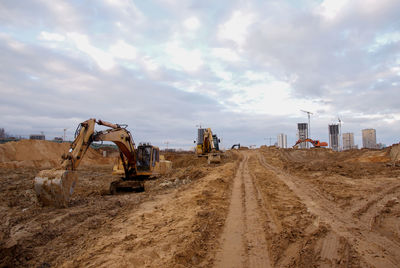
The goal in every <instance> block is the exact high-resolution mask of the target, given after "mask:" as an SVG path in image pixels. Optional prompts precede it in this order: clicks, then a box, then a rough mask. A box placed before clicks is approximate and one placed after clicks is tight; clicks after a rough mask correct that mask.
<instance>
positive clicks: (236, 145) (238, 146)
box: [231, 143, 240, 150]
mask: <svg viewBox="0 0 400 268" xmlns="http://www.w3.org/2000/svg"><path fill="white" fill-rule="evenodd" d="M235 147H237V148H238V149H240V143H238V144H234V145H232V147H231V150H232V149H235Z"/></svg>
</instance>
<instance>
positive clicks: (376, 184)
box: [0, 144, 400, 267]
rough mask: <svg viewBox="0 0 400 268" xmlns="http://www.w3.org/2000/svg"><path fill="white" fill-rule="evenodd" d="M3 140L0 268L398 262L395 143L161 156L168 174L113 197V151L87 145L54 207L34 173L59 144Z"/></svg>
mask: <svg viewBox="0 0 400 268" xmlns="http://www.w3.org/2000/svg"><path fill="white" fill-rule="evenodd" d="M7 146H8V148H6V149H5V148H4V147H2V146H1V145H0V187H1V189H2V191H1V192H0V217H1V218H2V221H1V225H0V267H20V266H30V267H99V266H100V267H399V263H400V167H399V166H398V165H396V162H395V161H396V160H397V158H393V154H394V152H396V154H395V157H398V154H397V151H396V150H397V149H398V147H396V150H390V148H389V149H385V150H352V151H346V152H340V153H337V152H332V151H331V150H328V149H310V150H293V149H276V148H274V147H269V148H262V149H256V150H244V149H242V150H231V151H227V152H226V153H224V154H223V156H222V163H221V164H213V165H207V161H206V159H205V158H198V157H197V156H195V155H194V154H191V153H168V154H166V155H165V157H166V159H167V160H171V161H172V162H173V170H172V172H171V173H169V174H167V175H165V176H162V177H160V178H158V179H156V180H152V181H148V182H146V185H145V188H146V191H145V192H142V193H124V194H118V195H109V193H108V187H109V184H110V182H111V181H113V180H114V179H115V178H113V177H112V175H111V168H112V161H111V159H102V158H101V156H100V154H98V155H97V154H96V151H93V152H92V154H91V157H90V158H89V159H88V160H87V162H86V164H84V165H82V166H81V167H80V169H79V182H78V185H77V187H76V190H75V193H74V194H73V196H72V199H71V202H70V206H69V207H68V208H64V209H57V208H52V207H42V206H41V205H40V204H39V203H38V202H37V200H36V196H35V195H34V192H33V188H32V186H33V185H32V183H33V182H32V181H33V178H34V176H35V175H36V173H37V172H38V171H39V170H41V169H42V168H48V167H49V166H51V165H56V162H54V163H53V162H51V160H52V158H50V157H47V155H48V154H46V150H59V149H58V148H57V149H55V148H52V146H53V145H46V146H48V148H45V149H43V148H42V149H43V151H42V156H40V154H39V153H36V156H35V157H33V156H29V157H27V156H19V159H16V155H18V153H15V154H14V155H11V154H10V152H9V151H10V150H11V149H12V148H14V151H16V152H17V149H15V148H16V147H18V146H20V145H18V146H17V145H16V144H14V145H7ZM28 146H33V145H29V144H25V145H24V147H28ZM34 146H36V147H39V148H41V146H40V144H34ZM10 148H11V149H10ZM64 149H65V148H64ZM19 150H21V149H19ZM5 151H7V152H8V154H7V156H5V153H4V152H5ZM28 151H29V150H28ZM30 151H31V152H33V149H31V150H30ZM58 153H59V151H57V153H55V155H56V154H58ZM2 154H3V155H2ZM25 154H28V153H25ZM55 155H52V157H56V156H55ZM25 158H31V159H25ZM393 159H394V160H393ZM23 161H25V162H23ZM32 161H33V162H32ZM49 161H50V162H49Z"/></svg>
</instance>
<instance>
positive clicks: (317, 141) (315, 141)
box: [293, 139, 328, 148]
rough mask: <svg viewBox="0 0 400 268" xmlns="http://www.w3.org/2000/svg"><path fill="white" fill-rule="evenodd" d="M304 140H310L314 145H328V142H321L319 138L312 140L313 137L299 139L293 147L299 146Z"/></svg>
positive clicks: (318, 146)
mask: <svg viewBox="0 0 400 268" xmlns="http://www.w3.org/2000/svg"><path fill="white" fill-rule="evenodd" d="M302 142H309V143H311V144H312V145H313V146H314V147H317V148H320V147H326V146H328V143H326V142H324V141H322V142H320V141H319V140H312V139H299V140H298V141H297V142H296V144H295V145H293V148H295V147H297V145H298V144H300V143H302Z"/></svg>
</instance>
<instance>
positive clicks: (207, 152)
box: [194, 127, 221, 164]
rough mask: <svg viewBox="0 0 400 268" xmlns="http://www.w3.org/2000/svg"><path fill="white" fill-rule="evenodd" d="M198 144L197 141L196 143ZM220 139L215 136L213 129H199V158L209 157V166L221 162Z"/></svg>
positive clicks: (197, 149)
mask: <svg viewBox="0 0 400 268" xmlns="http://www.w3.org/2000/svg"><path fill="white" fill-rule="evenodd" d="M194 142H195V143H196V141H194ZM219 143H220V139H219V138H218V136H217V135H216V134H213V133H212V131H211V128H201V127H200V128H199V129H198V130H197V146H196V154H197V156H199V157H200V156H207V162H208V164H211V163H214V164H217V163H220V162H221V151H220V150H219Z"/></svg>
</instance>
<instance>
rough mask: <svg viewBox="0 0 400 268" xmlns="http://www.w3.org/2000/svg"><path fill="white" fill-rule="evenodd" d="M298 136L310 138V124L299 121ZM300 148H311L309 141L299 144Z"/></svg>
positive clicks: (299, 137)
mask: <svg viewBox="0 0 400 268" xmlns="http://www.w3.org/2000/svg"><path fill="white" fill-rule="evenodd" d="M297 138H298V139H302V140H304V139H308V124H307V123H298V124H297ZM298 146H299V148H301V149H304V148H309V144H308V142H302V143H300V144H299V145H298Z"/></svg>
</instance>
